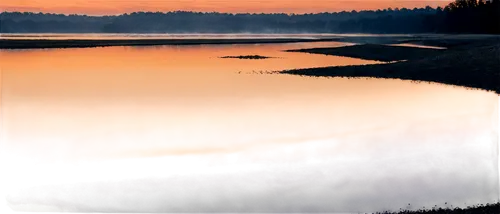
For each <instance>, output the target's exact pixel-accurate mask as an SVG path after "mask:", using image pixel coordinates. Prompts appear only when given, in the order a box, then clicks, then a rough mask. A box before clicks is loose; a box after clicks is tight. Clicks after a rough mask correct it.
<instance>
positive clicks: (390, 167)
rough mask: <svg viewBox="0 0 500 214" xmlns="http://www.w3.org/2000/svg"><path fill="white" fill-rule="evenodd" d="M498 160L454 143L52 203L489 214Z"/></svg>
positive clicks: (151, 182)
mask: <svg viewBox="0 0 500 214" xmlns="http://www.w3.org/2000/svg"><path fill="white" fill-rule="evenodd" d="M497 143H498V142H497ZM498 161H499V159H498V151H496V150H493V147H491V148H490V150H488V149H485V148H481V147H474V146H470V147H464V148H458V149H457V148H451V147H450V148H441V149H436V150H427V151H421V152H418V153H413V154H409V155H406V156H401V157H397V158H386V159H375V158H362V157H359V158H337V159H331V160H327V161H324V162H323V163H321V164H314V165H308V166H275V167H270V168H266V169H263V170H259V171H253V172H247V173H242V174H236V175H235V174H231V175H226V174H222V175H209V176H210V177H209V178H211V179H201V178H193V177H191V178H189V176H186V179H183V178H179V179H175V180H170V181H166V180H165V179H146V180H142V181H135V182H124V183H100V184H95V186H94V188H93V189H90V190H89V189H87V190H81V189H80V190H78V189H76V190H73V191H67V192H66V193H64V194H55V193H54V194H53V196H51V197H50V198H51V199H49V200H48V202H49V203H48V204H53V205H59V206H66V207H70V208H71V212H76V213H80V212H177V213H186V212H190V213H193V212H199V213H202V212H203V213H207V212H212V213H271V212H280V213H283V212H286V213H376V212H397V213H401V212H402V211H404V212H403V213H417V212H419V213H420V212H422V211H424V213H447V212H451V213H464V212H462V211H466V210H473V211H481V210H483V211H484V210H486V212H487V213H492V212H491V210H495V211H498V206H497V205H498V202H499V191H500V188H499V169H500V167H499V162H498ZM56 195H58V196H57V197H55V196H56ZM61 195H62V197H61ZM13 200H14V201H15V198H14V199H13ZM22 204H23V203H17V204H16V203H13V205H15V206H22ZM488 210H489V211H488ZM472 213H474V212H472ZM479 213H484V212H479ZM493 213H497V212H493Z"/></svg>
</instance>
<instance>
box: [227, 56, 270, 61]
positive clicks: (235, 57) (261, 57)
mask: <svg viewBox="0 0 500 214" xmlns="http://www.w3.org/2000/svg"><path fill="white" fill-rule="evenodd" d="M219 58H221V59H254V60H255V59H270V58H274V57H270V56H261V55H242V56H223V57H219Z"/></svg>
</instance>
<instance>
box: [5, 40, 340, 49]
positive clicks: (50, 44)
mask: <svg viewBox="0 0 500 214" xmlns="http://www.w3.org/2000/svg"><path fill="white" fill-rule="evenodd" d="M336 40H338V39H337V38H318V39H314V38H244V39H243V38H227V39H126V40H121V39H69V40H50V39H0V49H38V48H89V47H107V46H154V45H230V44H267V43H298V42H328V41H336Z"/></svg>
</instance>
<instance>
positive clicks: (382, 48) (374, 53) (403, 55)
mask: <svg viewBox="0 0 500 214" xmlns="http://www.w3.org/2000/svg"><path fill="white" fill-rule="evenodd" d="M289 52H306V53H315V54H325V55H337V56H347V57H354V58H360V59H367V60H377V61H384V62H392V61H399V60H410V59H418V58H422V57H425V56H435V55H438V54H440V53H442V52H443V50H440V49H429V48H413V47H401V46H387V45H379V44H364V45H353V46H345V47H337V48H312V49H300V50H289Z"/></svg>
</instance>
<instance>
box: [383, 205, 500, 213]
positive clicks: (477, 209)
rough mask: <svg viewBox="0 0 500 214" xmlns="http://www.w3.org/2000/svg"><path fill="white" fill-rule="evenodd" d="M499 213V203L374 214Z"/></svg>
mask: <svg viewBox="0 0 500 214" xmlns="http://www.w3.org/2000/svg"><path fill="white" fill-rule="evenodd" d="M498 213H500V203H496V204H481V205H476V206H469V207H467V208H437V207H435V208H433V209H420V210H415V211H412V210H399V211H396V212H393V211H385V212H378V213H376V214H498Z"/></svg>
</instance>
